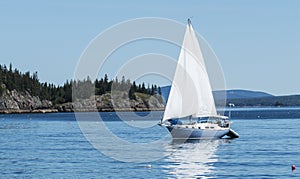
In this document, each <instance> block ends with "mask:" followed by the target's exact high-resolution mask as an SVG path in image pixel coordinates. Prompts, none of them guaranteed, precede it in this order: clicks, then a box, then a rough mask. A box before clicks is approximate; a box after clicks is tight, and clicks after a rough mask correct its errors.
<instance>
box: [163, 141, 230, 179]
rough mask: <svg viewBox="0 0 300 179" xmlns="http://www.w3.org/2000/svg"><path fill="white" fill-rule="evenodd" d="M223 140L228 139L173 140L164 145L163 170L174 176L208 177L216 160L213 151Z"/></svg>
mask: <svg viewBox="0 0 300 179" xmlns="http://www.w3.org/2000/svg"><path fill="white" fill-rule="evenodd" d="M224 142H228V140H226V139H220V140H186V141H182V140H173V141H172V142H171V143H170V144H169V145H168V146H166V150H165V151H166V152H167V153H168V156H167V157H166V158H165V160H166V162H167V164H168V165H166V166H164V168H165V172H166V173H167V175H168V176H171V177H176V178H198V177H200V178H210V177H209V176H212V172H213V169H214V166H213V163H215V162H217V161H218V156H217V155H216V154H215V152H216V150H217V147H218V146H219V145H220V144H222V143H224Z"/></svg>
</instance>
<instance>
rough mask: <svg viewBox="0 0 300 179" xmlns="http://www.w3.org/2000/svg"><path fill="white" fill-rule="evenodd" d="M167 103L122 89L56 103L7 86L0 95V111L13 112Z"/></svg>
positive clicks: (130, 107)
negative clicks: (131, 96) (128, 92)
mask: <svg viewBox="0 0 300 179" xmlns="http://www.w3.org/2000/svg"><path fill="white" fill-rule="evenodd" d="M162 110H164V104H163V103H162V100H161V99H160V96H157V95H154V96H148V97H147V98H145V97H144V96H143V95H137V97H136V99H134V100H133V99H131V100H130V99H128V98H127V97H126V95H125V94H124V93H122V92H120V94H117V95H115V94H114V95H113V97H112V95H111V94H110V93H108V94H104V95H101V96H99V95H97V96H91V97H90V98H89V99H77V100H76V101H75V102H72V103H64V104H57V105H53V104H52V102H51V101H49V100H41V99H40V98H39V97H38V96H33V95H31V94H30V93H29V92H27V91H26V92H22V93H19V92H17V91H16V90H12V91H9V90H6V91H5V92H4V93H2V95H0V114H13V113H17V114H20V113H56V112H113V111H124V112H125V111H129V112H130V111H132V112H134V111H162Z"/></svg>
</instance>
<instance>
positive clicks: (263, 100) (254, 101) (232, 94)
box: [161, 86, 300, 107]
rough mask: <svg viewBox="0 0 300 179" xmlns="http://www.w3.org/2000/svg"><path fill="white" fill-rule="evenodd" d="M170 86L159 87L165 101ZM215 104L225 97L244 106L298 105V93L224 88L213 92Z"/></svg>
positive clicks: (299, 104) (299, 96)
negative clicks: (275, 93)
mask: <svg viewBox="0 0 300 179" xmlns="http://www.w3.org/2000/svg"><path fill="white" fill-rule="evenodd" d="M170 88H171V87H170V86H164V87H162V88H161V91H162V96H163V98H164V100H165V101H167V99H168V96H169V92H170ZM213 95H214V98H215V101H216V104H222V103H220V101H222V100H224V97H226V103H227V104H229V103H233V104H235V106H238V107H245V106H300V95H290V96H274V95H271V94H268V93H265V92H260V91H250V90H226V91H214V92H213Z"/></svg>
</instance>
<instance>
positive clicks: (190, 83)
mask: <svg viewBox="0 0 300 179" xmlns="http://www.w3.org/2000/svg"><path fill="white" fill-rule="evenodd" d="M187 116H193V117H201V116H217V112H216V107H215V102H214V98H213V95H212V90H211V86H210V82H209V78H208V74H207V71H206V67H205V63H204V59H203V55H202V52H201V49H200V46H199V42H198V40H197V36H196V34H195V32H194V30H193V27H192V25H191V24H190V22H189V23H188V25H187V27H186V32H185V35H184V39H183V43H182V47H181V51H180V55H179V59H178V64H177V67H176V71H175V75H174V79H173V82H172V86H171V90H170V94H169V98H168V102H167V105H166V109H165V112H164V117H163V119H162V121H165V120H168V119H171V118H183V117H187Z"/></svg>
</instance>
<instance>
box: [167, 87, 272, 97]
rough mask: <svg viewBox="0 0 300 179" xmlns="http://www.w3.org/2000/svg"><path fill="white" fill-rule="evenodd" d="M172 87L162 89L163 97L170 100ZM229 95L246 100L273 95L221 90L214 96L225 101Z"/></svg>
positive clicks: (248, 91)
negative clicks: (225, 96) (225, 97)
mask: <svg viewBox="0 0 300 179" xmlns="http://www.w3.org/2000/svg"><path fill="white" fill-rule="evenodd" d="M170 89H171V86H164V87H161V92H162V96H163V97H164V99H168V96H169V93H170ZM225 94H226V95H227V99H246V98H264V97H272V96H273V95H271V94H268V93H265V92H260V91H250V90H225V91H223V90H220V91H213V95H214V97H215V99H216V100H218V99H223V98H224V95H225Z"/></svg>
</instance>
